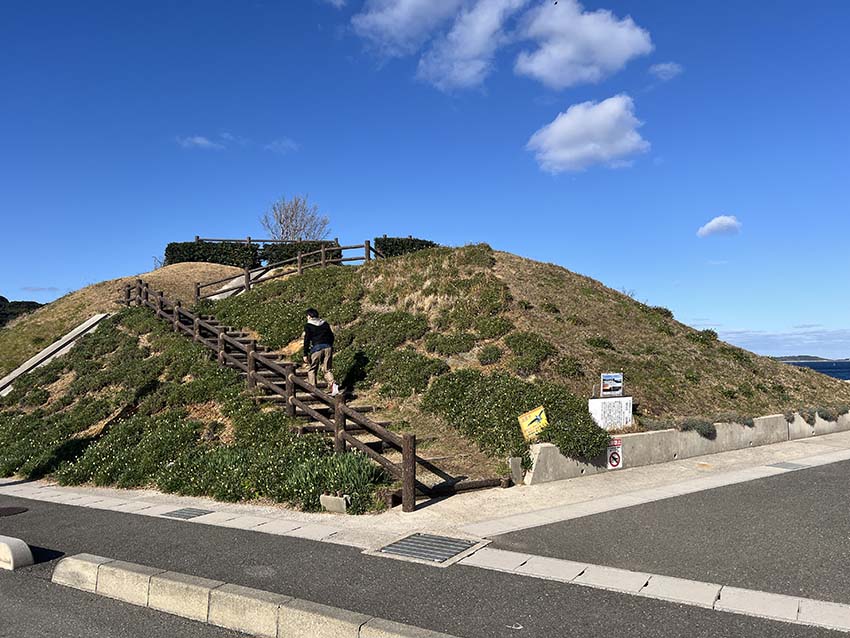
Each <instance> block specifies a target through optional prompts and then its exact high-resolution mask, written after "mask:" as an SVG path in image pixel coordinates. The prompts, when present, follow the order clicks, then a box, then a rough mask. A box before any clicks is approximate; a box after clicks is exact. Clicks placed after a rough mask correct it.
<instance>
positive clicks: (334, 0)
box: [324, 0, 345, 9]
mask: <svg viewBox="0 0 850 638" xmlns="http://www.w3.org/2000/svg"><path fill="white" fill-rule="evenodd" d="M324 1H325V2H326V3H327V4H329V5H331V6H332V7H334V8H336V9H342V8H343V7H344V6H345V0H324Z"/></svg>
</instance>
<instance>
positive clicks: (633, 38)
mask: <svg viewBox="0 0 850 638" xmlns="http://www.w3.org/2000/svg"><path fill="white" fill-rule="evenodd" d="M526 18H527V20H526V24H525V27H524V29H523V36H524V37H525V38H529V39H532V40H535V41H536V42H537V45H538V46H537V49H535V50H534V51H523V52H521V53H520V54H519V56H518V57H517V60H516V65H515V70H516V72H517V73H519V74H521V75H528V76H531V77H533V78H535V79H537V80H539V81H541V82H543V83H544V84H546V85H547V86H550V87H552V88H555V89H563V88H566V87H568V86H573V85H576V84H580V83H587V82H599V81H600V80H602V79H603V78H605V77H606V76H608V75H610V74H611V73H614V72H616V71H619V70H620V69H622V68H623V67H624V66H625V65H626V63H627V62H628V61H629V60H631V59H632V58H634V57H636V56H639V55H646V54H647V53H649V52H650V51H652V40H651V39H650V37H649V32H648V31H646V30H644V29H642V28H641V27H639V26H638V25H636V24H635V22H634V20H632V18H631V17H626V18H623V19H618V18H617V17H616V16H615V15H614V14H613V13H611V12H610V11H607V10H604V9H600V10H598V11H592V12H586V11H584V7H582V5H581V4H579V3H578V2H577V1H576V0H561V2H559V3H558V4H552V3H546V4H543V5H541V6H540V7H539V8H537V9H534V10H532V11H529V13H528V15H527V16H526Z"/></svg>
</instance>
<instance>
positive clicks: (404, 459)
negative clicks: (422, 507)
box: [401, 433, 416, 512]
mask: <svg viewBox="0 0 850 638" xmlns="http://www.w3.org/2000/svg"><path fill="white" fill-rule="evenodd" d="M401 468H402V479H401V480H402V484H401V511H402V512H412V511H414V510H415V509H416V435H415V434H410V433H405V434H403V435H402V441H401Z"/></svg>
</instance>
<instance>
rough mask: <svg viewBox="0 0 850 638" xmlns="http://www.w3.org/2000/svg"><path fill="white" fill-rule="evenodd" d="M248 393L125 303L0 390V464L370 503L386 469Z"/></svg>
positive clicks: (251, 495) (302, 501) (127, 483)
mask: <svg viewBox="0 0 850 638" xmlns="http://www.w3.org/2000/svg"><path fill="white" fill-rule="evenodd" d="M290 425H291V423H290V422H289V421H288V420H287V418H286V417H285V416H284V415H283V414H282V413H281V412H278V411H264V410H261V409H260V408H258V407H257V406H256V405H255V404H254V403H253V402H252V401H251V400H250V397H248V396H246V394H245V392H244V384H243V382H242V381H241V380H240V379H239V377H238V376H237V375H236V374H235V373H234V372H233V371H231V370H226V369H221V368H219V367H218V366H217V365H216V363H215V362H213V361H211V360H210V359H209V358H208V355H207V353H206V352H205V351H204V350H202V349H201V348H200V347H199V346H196V345H195V344H193V343H192V342H191V341H189V340H187V339H185V338H184V337H182V336H180V335H175V334H173V333H171V332H169V331H168V329H167V326H166V325H165V324H163V323H162V322H160V321H158V320H157V319H156V318H155V317H154V316H153V315H152V314H151V313H150V312H149V311H147V310H145V309H137V308H133V309H129V310H123V311H121V312H120V313H119V314H117V315H116V316H114V317H110V318H109V319H107V320H106V321H105V322H104V323H103V324H101V326H100V327H99V328H98V330H97V331H96V332H94V333H92V334H90V335H87V336H86V337H84V338H83V339H82V340H81V341H80V342H79V343H78V344H77V345H76V346H75V347H74V348H73V349H72V350H71V352H70V353H69V354H68V355H66V356H65V357H63V358H60V359H57V360H55V361H54V362H52V363H50V364H49V365H47V366H45V367H43V368H40V369H38V370H36V371H34V372H33V373H31V374H29V375H27V376H25V377H24V378H22V379H21V380H20V381H19V382H17V383H16V384H15V389H14V390H13V392H12V393H11V394H10V395H8V396H7V397H5V398H4V399H2V400H0V475H2V476H9V475H12V474H22V475H24V476H27V477H30V478H38V477H42V476H45V475H53V476H54V477H55V478H57V479H58V480H59V481H60V482H61V483H63V484H69V485H71V484H81V483H92V484H95V485H114V486H117V487H125V488H130V487H143V486H154V487H157V488H159V489H161V490H164V491H167V492H175V493H179V494H187V495H196V496H200V495H206V496H212V497H214V498H217V499H220V500H228V501H236V500H244V499H269V500H273V501H280V502H286V503H290V504H292V505H295V506H297V507H301V508H303V509H306V510H316V509H319V496H320V494H321V493H322V492H323V491H326V492H338V491H339V492H344V493H346V494H351V496H352V511H353V512H363V511H366V510H369V509H373V508H375V507H378V506H379V505H378V501H377V499H376V497H375V495H376V491H377V490H379V489H380V488H381V486H383V485H384V484H386V482H387V478H386V476H385V475H384V474H383V472H382V471H381V470H380V469H379V468H378V467H376V466H375V465H373V464H372V463H371V462H370V461H368V460H367V459H366V458H365V457H363V456H361V455H360V454H346V455H334V454H333V452H332V449H331V447H330V445H329V441H328V440H327V439H326V438H324V437H321V436H319V435H307V436H300V437H298V436H294V435H292V434H291V433H290V429H289V427H290Z"/></svg>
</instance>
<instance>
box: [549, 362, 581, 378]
mask: <svg viewBox="0 0 850 638" xmlns="http://www.w3.org/2000/svg"><path fill="white" fill-rule="evenodd" d="M555 371H556V372H557V373H558V374H560V375H561V376H564V377H568V378H571V379H573V378H578V377H583V376H584V368H583V367H582V365H581V361H579V360H578V359H576V358H575V357H561V358H560V359H558V362H557V363H556V364H555Z"/></svg>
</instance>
